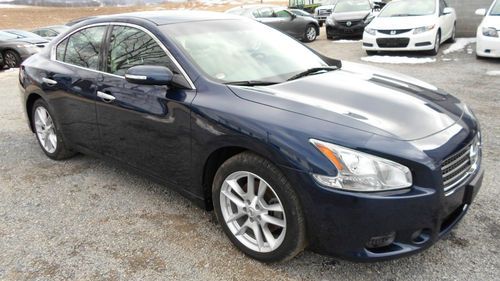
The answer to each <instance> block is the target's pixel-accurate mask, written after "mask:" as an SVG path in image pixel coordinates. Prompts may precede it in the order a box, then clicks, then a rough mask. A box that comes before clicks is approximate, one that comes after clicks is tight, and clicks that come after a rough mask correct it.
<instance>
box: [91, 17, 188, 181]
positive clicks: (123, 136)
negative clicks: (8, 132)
mask: <svg viewBox="0 0 500 281" xmlns="http://www.w3.org/2000/svg"><path fill="white" fill-rule="evenodd" d="M108 42H109V43H108V46H109V48H108V50H107V53H106V59H105V61H106V65H105V72H106V73H107V74H103V79H102V81H101V83H100V84H99V87H98V95H100V96H104V97H106V95H107V97H112V98H111V99H109V98H100V99H98V100H97V103H96V104H97V119H98V127H99V130H100V134H101V146H102V150H103V153H104V154H105V155H107V156H111V157H112V158H115V159H117V160H120V161H122V162H125V163H127V164H129V165H131V166H133V167H135V168H138V169H140V170H142V171H144V172H147V173H149V174H152V175H154V176H158V177H161V178H163V179H166V180H169V181H171V182H173V183H179V184H188V183H189V180H190V175H189V170H190V169H189V167H190V157H191V135H190V107H189V105H190V104H191V101H192V100H193V98H194V96H195V94H196V92H195V90H193V89H190V87H189V85H188V84H187V81H186V79H185V77H184V76H182V75H181V74H180V72H179V69H177V67H176V66H175V65H174V63H173V62H172V60H171V58H170V57H169V56H168V55H167V53H166V49H164V47H163V45H161V44H162V43H160V42H159V41H158V40H157V39H156V38H155V37H153V35H152V34H150V33H149V32H148V31H146V30H144V29H142V28H139V27H132V26H129V25H127V26H125V25H123V26H121V25H114V26H112V29H111V31H110V32H109V35H108ZM137 65H158V66H167V67H169V68H170V69H171V70H172V72H173V73H174V81H173V83H174V85H172V86H154V85H137V84H132V83H129V82H127V81H126V80H125V79H124V75H125V72H126V71H127V69H128V68H130V67H133V66H137ZM102 94H105V95H102Z"/></svg>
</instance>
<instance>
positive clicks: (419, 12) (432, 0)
mask: <svg viewBox="0 0 500 281" xmlns="http://www.w3.org/2000/svg"><path fill="white" fill-rule="evenodd" d="M435 12H436V0H400V1H394V2H390V3H389V4H387V6H386V7H385V8H384V9H383V10H382V12H380V15H379V17H411V16H428V15H433V14H434V13H435Z"/></svg>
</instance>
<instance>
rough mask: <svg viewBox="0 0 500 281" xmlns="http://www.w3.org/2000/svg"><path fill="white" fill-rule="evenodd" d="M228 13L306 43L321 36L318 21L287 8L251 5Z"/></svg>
mask: <svg viewBox="0 0 500 281" xmlns="http://www.w3.org/2000/svg"><path fill="white" fill-rule="evenodd" d="M226 13H229V14H234V15H240V16H244V17H249V18H252V19H254V20H256V21H259V22H261V23H263V24H265V25H268V26H270V27H273V28H275V29H277V30H279V31H281V32H283V33H286V34H288V35H289V36H291V37H294V38H297V39H300V40H302V41H304V42H312V41H314V40H316V38H317V37H318V36H319V24H318V21H317V20H315V19H314V18H312V17H307V16H301V15H296V14H294V13H293V12H291V11H290V10H288V9H287V8H283V7H277V6H266V5H251V6H241V7H236V8H232V9H230V10H228V11H226Z"/></svg>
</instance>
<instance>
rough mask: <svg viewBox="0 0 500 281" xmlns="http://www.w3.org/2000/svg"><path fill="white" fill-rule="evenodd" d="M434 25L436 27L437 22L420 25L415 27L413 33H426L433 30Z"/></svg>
mask: <svg viewBox="0 0 500 281" xmlns="http://www.w3.org/2000/svg"><path fill="white" fill-rule="evenodd" d="M434 27H436V25H435V24H433V25H429V26H422V27H418V28H415V30H414V31H413V34H420V33H424V32H427V31H430V30H433V29H434Z"/></svg>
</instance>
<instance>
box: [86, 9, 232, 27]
mask: <svg viewBox="0 0 500 281" xmlns="http://www.w3.org/2000/svg"><path fill="white" fill-rule="evenodd" d="M130 18H136V19H142V20H147V21H150V22H151V23H153V24H155V25H166V24H176V23H185V22H196V21H209V20H227V19H241V18H240V17H238V16H234V15H230V14H224V13H217V12H207V11H193V10H180V11H176V10H166V11H151V12H133V13H125V14H115V15H107V16H97V17H94V18H92V19H91V22H93V23H97V22H106V21H122V20H126V19H130Z"/></svg>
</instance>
